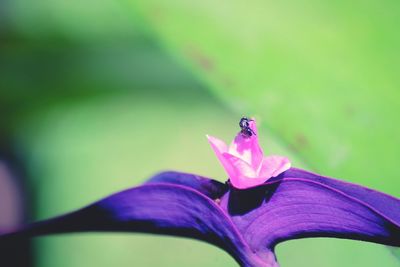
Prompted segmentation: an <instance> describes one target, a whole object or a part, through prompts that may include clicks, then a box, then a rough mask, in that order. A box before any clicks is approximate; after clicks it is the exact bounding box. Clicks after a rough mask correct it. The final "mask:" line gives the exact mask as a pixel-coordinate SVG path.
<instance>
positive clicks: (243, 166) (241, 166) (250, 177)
mask: <svg viewBox="0 0 400 267" xmlns="http://www.w3.org/2000/svg"><path fill="white" fill-rule="evenodd" d="M223 156H224V157H225V158H226V159H227V160H228V161H229V162H230V163H231V164H232V166H233V169H234V173H233V175H231V176H229V180H230V182H231V184H232V185H233V186H234V187H235V188H237V189H246V188H249V187H253V186H257V185H259V184H262V183H264V182H265V181H266V180H267V179H268V178H269V177H260V176H258V175H257V172H256V170H254V169H253V168H252V167H251V166H250V165H249V164H248V163H247V162H245V161H243V160H242V159H241V158H238V157H236V156H234V155H231V154H229V153H224V154H223Z"/></svg>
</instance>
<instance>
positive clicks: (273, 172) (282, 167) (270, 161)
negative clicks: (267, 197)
mask: <svg viewBox="0 0 400 267" xmlns="http://www.w3.org/2000/svg"><path fill="white" fill-rule="evenodd" d="M290 166H291V163H290V161H289V159H288V158H285V157H282V156H269V157H265V158H264V159H263V161H262V165H261V168H260V170H259V174H258V176H260V177H267V178H268V179H269V178H271V177H276V176H278V175H279V174H281V173H282V172H284V171H286V170H288V169H289V168H290Z"/></svg>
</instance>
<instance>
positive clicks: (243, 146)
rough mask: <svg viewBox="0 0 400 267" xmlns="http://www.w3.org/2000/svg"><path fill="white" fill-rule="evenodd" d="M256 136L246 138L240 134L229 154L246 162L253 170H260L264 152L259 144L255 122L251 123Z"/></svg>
mask: <svg viewBox="0 0 400 267" xmlns="http://www.w3.org/2000/svg"><path fill="white" fill-rule="evenodd" d="M249 126H250V128H251V129H252V130H253V132H254V133H256V134H255V135H252V136H250V137H244V136H243V135H242V134H241V133H240V132H239V133H238V134H237V135H236V137H235V139H234V140H233V142H232V143H231V145H230V147H229V154H231V155H234V156H236V157H238V158H240V159H242V160H243V161H246V162H247V163H248V164H250V165H251V166H252V168H253V169H258V168H259V166H260V164H261V161H262V159H263V155H264V153H263V151H262V149H261V147H260V144H259V143H258V134H257V127H256V122H255V120H253V121H250V122H249Z"/></svg>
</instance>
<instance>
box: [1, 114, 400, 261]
mask: <svg viewBox="0 0 400 267" xmlns="http://www.w3.org/2000/svg"><path fill="white" fill-rule="evenodd" d="M249 127H250V129H251V130H252V131H253V133H254V134H250V135H245V134H243V133H239V134H238V135H237V136H236V138H235V140H234V142H233V144H232V145H231V146H230V148H228V147H227V146H226V145H225V144H224V143H223V142H222V141H220V140H218V139H216V138H214V137H208V138H209V141H210V143H211V145H212V147H213V149H214V151H215V152H216V154H217V156H218V158H219V160H220V161H221V163H222V164H223V166H224V168H225V169H226V171H227V173H228V175H229V177H230V182H228V183H226V184H223V183H220V182H218V181H215V180H212V179H209V178H204V177H201V176H198V175H194V174H186V173H180V172H163V173H160V174H158V175H156V176H154V177H152V178H151V179H150V180H148V181H147V182H146V183H144V184H143V185H141V186H138V187H134V188H131V189H128V190H125V191H122V192H119V193H116V194H114V195H111V196H109V197H107V198H105V199H102V200H100V201H98V202H95V203H93V204H91V205H89V206H87V207H85V208H82V209H81V210H78V211H75V212H72V213H69V214H65V215H62V216H60V217H56V218H52V219H49V220H45V221H39V222H36V223H33V224H30V225H27V226H26V227H24V228H23V229H19V230H15V231H12V232H8V233H4V234H3V235H1V236H0V245H6V244H7V242H10V241H13V240H18V239H21V238H22V239H23V238H28V237H33V236H40V235H47V234H56V233H70V232H85V231H125V232H145V233H155V234H166V235H174V236H183V237H190V238H195V239H199V240H203V241H205V242H208V243H211V244H213V245H216V246H218V247H220V248H222V249H224V250H225V251H226V252H228V253H229V254H230V255H231V256H232V257H233V258H235V260H236V261H237V262H238V263H239V264H240V265H241V266H265V267H272V266H278V263H277V261H276V258H275V254H274V247H275V246H276V244H278V243H280V242H283V241H286V240H290V239H298V238H305V237H335V238H346V239H355V240H362V241H369V242H375V243H380V244H385V245H390V246H400V199H397V198H395V197H392V196H389V195H386V194H384V193H380V192H377V191H374V190H371V189H368V188H365V187H362V186H360V185H355V184H351V183H346V182H342V181H339V180H335V179H332V178H328V177H323V176H320V175H318V174H314V173H311V172H307V171H304V170H300V169H296V168H290V162H289V160H287V159H286V158H284V157H280V156H270V157H264V155H263V152H262V150H261V148H260V147H259V145H258V134H257V129H256V126H255V121H250V123H249ZM0 261H1V259H0Z"/></svg>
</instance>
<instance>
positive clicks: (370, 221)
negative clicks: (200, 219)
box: [221, 169, 400, 251]
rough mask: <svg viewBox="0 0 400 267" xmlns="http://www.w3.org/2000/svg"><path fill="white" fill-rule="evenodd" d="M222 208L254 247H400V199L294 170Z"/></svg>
mask: <svg viewBox="0 0 400 267" xmlns="http://www.w3.org/2000/svg"><path fill="white" fill-rule="evenodd" d="M221 205H222V206H223V207H224V208H225V209H226V210H227V211H229V213H230V214H231V216H232V220H233V222H234V223H235V225H236V226H237V228H238V229H239V231H240V232H241V233H243V234H244V238H245V240H246V241H247V242H248V243H249V245H250V247H251V248H252V249H266V250H267V251H269V250H273V248H274V246H275V245H276V244H277V243H279V242H282V241H286V240H290V239H297V238H304V237H336V238H346V239H355V240H364V241H370V242H375V243H381V244H386V245H392V246H400V199H397V198H394V197H391V196H388V195H386V194H383V193H380V192H377V191H374V190H371V189H368V188H365V187H362V186H360V185H355V184H351V183H345V182H341V181H339V180H334V179H331V178H327V177H322V176H319V175H316V174H312V173H309V172H305V171H302V170H299V169H293V170H292V169H289V170H288V171H286V172H284V173H283V174H282V175H281V176H279V177H277V178H273V179H271V180H270V181H268V182H267V183H265V184H263V185H259V186H257V187H254V188H252V189H249V190H241V191H231V192H230V193H228V194H226V195H225V196H224V197H223V198H222V200H221Z"/></svg>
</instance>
